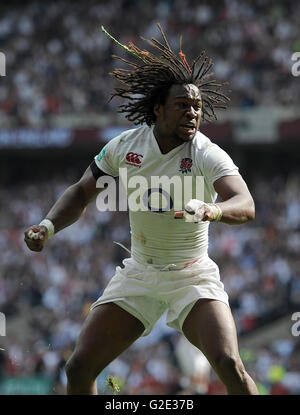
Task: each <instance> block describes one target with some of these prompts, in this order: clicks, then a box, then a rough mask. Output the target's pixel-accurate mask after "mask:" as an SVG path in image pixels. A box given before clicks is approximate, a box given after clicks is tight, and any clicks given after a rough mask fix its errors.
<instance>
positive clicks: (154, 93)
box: [102, 23, 229, 126]
mask: <svg viewBox="0 0 300 415" xmlns="http://www.w3.org/2000/svg"><path fill="white" fill-rule="evenodd" d="M157 26H158V29H159V30H160V33H161V35H162V38H163V43H161V42H159V41H158V40H157V39H155V38H152V39H151V40H148V39H144V38H142V39H143V40H145V41H146V42H148V43H149V44H150V45H151V46H152V47H154V48H155V49H156V50H157V51H159V52H160V56H156V55H154V54H152V53H150V52H149V51H147V50H142V49H139V48H138V47H137V46H136V45H134V44H133V43H132V42H130V43H129V46H124V45H122V44H121V43H120V42H118V41H117V40H116V39H114V38H113V37H112V36H111V35H110V34H109V33H108V32H107V31H106V30H105V29H104V27H103V26H102V30H103V31H104V32H105V33H106V34H107V35H108V36H109V37H110V38H111V39H113V40H114V41H115V42H116V43H118V44H119V45H120V46H122V47H123V48H125V49H126V50H127V51H128V52H129V53H131V54H132V55H134V56H135V57H136V58H138V59H139V61H138V63H134V62H130V61H128V60H127V59H124V58H122V57H119V56H116V55H113V56H112V57H113V58H116V59H119V60H121V61H123V62H125V63H126V64H127V65H129V66H130V68H131V69H120V68H119V69H115V70H114V71H113V72H110V75H112V76H114V77H115V78H116V79H117V80H118V81H120V82H121V83H122V84H123V85H124V86H123V85H122V87H118V88H115V93H114V94H112V96H111V98H110V100H111V99H112V98H113V97H115V96H118V97H121V98H125V99H128V100H129V101H128V102H127V103H126V104H123V105H120V106H119V112H121V113H125V114H126V115H125V117H126V118H127V119H128V120H129V121H132V122H133V123H134V124H142V123H146V124H147V125H148V126H151V125H152V124H153V123H155V120H156V116H155V114H154V111H153V109H154V105H155V104H161V105H163V104H164V103H165V101H166V98H167V96H168V92H169V89H170V87H171V86H172V85H175V84H179V85H183V84H194V85H195V86H197V87H198V89H199V91H200V93H201V98H202V119H203V120H206V121H210V120H211V119H212V118H214V119H215V120H217V116H216V113H215V109H216V108H222V109H226V107H227V105H226V104H227V102H228V101H229V98H228V97H227V96H226V95H224V94H223V93H222V92H220V89H221V88H222V87H223V86H224V85H227V83H221V84H220V83H217V82H216V80H214V79H211V78H212V75H213V73H210V72H209V71H210V69H211V67H212V66H213V62H212V60H211V59H210V58H208V57H207V56H206V53H205V51H203V52H202V53H201V54H200V55H199V56H198V57H197V58H196V59H195V60H194V61H193V63H192V67H191V68H190V66H189V64H188V62H187V60H186V58H185V55H184V53H183V52H182V50H181V38H180V52H179V57H178V56H177V55H175V53H174V52H173V51H172V49H171V48H170V45H169V43H168V41H167V38H166V36H165V34H164V32H163V30H162V28H161V26H160V24H159V23H158V24H157Z"/></svg>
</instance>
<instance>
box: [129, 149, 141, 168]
mask: <svg viewBox="0 0 300 415" xmlns="http://www.w3.org/2000/svg"><path fill="white" fill-rule="evenodd" d="M143 157H144V156H143V155H142V154H138V153H133V152H132V151H130V152H129V153H127V154H126V157H125V158H126V162H125V163H126V164H129V165H131V166H135V167H141V163H142V160H141V159H142V158H143Z"/></svg>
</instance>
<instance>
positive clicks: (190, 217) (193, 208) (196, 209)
mask: <svg viewBox="0 0 300 415" xmlns="http://www.w3.org/2000/svg"><path fill="white" fill-rule="evenodd" d="M174 217H175V218H184V219H185V221H186V222H194V223H199V222H206V221H212V220H214V212H213V210H212V208H211V206H209V205H208V204H207V203H205V202H202V200H197V199H191V200H190V201H189V202H188V203H187V204H186V205H185V208H184V211H179V212H175V214H174Z"/></svg>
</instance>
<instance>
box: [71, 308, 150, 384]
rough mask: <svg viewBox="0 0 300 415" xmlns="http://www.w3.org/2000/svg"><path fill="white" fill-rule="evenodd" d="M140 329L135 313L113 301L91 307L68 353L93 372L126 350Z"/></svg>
mask: <svg viewBox="0 0 300 415" xmlns="http://www.w3.org/2000/svg"><path fill="white" fill-rule="evenodd" d="M143 331H144V325H143V324H142V323H141V321H139V320H138V319H137V318H136V317H134V316H133V315H131V314H129V313H128V312H127V311H125V310H123V309H122V308H121V307H119V306H118V305H116V304H114V303H107V304H101V305H99V306H97V307H95V308H94V309H93V310H92V311H91V312H90V314H89V315H88V317H87V319H86V320H85V322H84V325H83V328H82V330H81V333H80V335H79V337H78V340H77V342H76V346H75V350H74V352H73V355H72V356H71V360H72V359H73V361H75V363H76V361H77V362H78V361H80V362H82V361H84V365H85V368H86V369H87V370H88V369H90V370H91V371H93V373H94V375H95V376H97V375H98V374H99V373H100V372H101V370H103V369H104V368H105V367H106V366H107V365H108V364H109V363H110V362H111V361H112V360H114V359H115V358H116V357H118V356H119V355H120V354H121V353H122V352H123V351H124V350H126V349H127V348H128V347H129V346H130V345H131V344H132V343H133V342H134V341H135V340H136V339H138V338H139V337H140V336H141V334H142V333H143Z"/></svg>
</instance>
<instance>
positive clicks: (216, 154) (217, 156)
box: [203, 143, 240, 186]
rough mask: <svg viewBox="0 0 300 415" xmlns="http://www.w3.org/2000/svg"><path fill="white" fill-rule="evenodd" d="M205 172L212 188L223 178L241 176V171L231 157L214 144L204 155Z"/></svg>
mask: <svg viewBox="0 0 300 415" xmlns="http://www.w3.org/2000/svg"><path fill="white" fill-rule="evenodd" d="M203 170H204V175H205V178H206V180H208V182H209V184H210V185H211V186H212V185H213V184H214V182H215V181H216V180H218V179H220V178H221V177H223V176H240V173H239V169H238V167H237V166H236V165H235V164H234V162H233V161H232V159H231V157H230V156H229V155H228V154H227V153H226V152H225V151H224V150H223V149H221V148H220V147H219V146H218V145H217V144H214V143H211V144H210V145H209V146H208V147H207V149H206V151H205V152H204V154H203Z"/></svg>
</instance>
